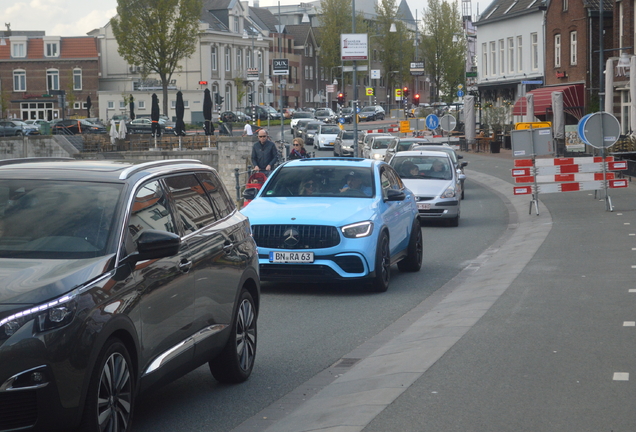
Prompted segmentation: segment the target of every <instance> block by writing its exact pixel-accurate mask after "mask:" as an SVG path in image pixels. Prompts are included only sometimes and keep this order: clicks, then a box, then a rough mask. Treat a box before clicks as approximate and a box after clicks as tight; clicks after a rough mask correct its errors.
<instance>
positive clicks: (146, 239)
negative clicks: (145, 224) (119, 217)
mask: <svg viewBox="0 0 636 432" xmlns="http://www.w3.org/2000/svg"><path fill="white" fill-rule="evenodd" d="M180 246H181V237H179V236H178V235H177V234H174V233H170V232H167V231H159V230H146V231H144V232H143V233H141V235H140V236H139V238H138V239H137V252H135V253H133V254H131V255H129V256H128V258H127V260H130V261H132V262H138V261H145V260H150V259H158V258H166V257H170V256H174V255H176V254H177V253H178V252H179V247H180Z"/></svg>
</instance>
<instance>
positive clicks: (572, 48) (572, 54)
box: [570, 31, 577, 65]
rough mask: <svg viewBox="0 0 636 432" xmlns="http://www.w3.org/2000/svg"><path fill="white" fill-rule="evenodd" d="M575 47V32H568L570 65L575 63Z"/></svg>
mask: <svg viewBox="0 0 636 432" xmlns="http://www.w3.org/2000/svg"><path fill="white" fill-rule="evenodd" d="M576 47H577V42H576V32H575V31H573V32H570V64H571V65H575V64H576V60H577V58H576Z"/></svg>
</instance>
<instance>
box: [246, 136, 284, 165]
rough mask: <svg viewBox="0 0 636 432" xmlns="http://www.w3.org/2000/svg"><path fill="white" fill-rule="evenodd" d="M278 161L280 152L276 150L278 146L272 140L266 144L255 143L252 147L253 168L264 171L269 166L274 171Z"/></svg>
mask: <svg viewBox="0 0 636 432" xmlns="http://www.w3.org/2000/svg"><path fill="white" fill-rule="evenodd" d="M277 161H278V151H277V150H276V144H274V143H273V142H271V141H270V140H267V141H265V144H261V143H260V142H255V143H254V147H252V166H253V167H255V166H257V167H259V168H260V169H262V170H264V169H265V168H266V167H267V165H271V167H272V169H274V166H275V165H276V162H277Z"/></svg>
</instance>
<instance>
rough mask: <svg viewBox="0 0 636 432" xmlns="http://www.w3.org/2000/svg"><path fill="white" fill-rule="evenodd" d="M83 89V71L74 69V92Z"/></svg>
mask: <svg viewBox="0 0 636 432" xmlns="http://www.w3.org/2000/svg"><path fill="white" fill-rule="evenodd" d="M81 89H82V70H81V69H79V68H75V69H73V90H81Z"/></svg>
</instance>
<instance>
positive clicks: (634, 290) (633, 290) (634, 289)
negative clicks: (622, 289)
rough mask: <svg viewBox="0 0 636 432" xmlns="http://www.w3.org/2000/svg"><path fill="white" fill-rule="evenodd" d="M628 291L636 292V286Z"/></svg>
mask: <svg viewBox="0 0 636 432" xmlns="http://www.w3.org/2000/svg"><path fill="white" fill-rule="evenodd" d="M627 292H630V293H636V288H631V289H630V290H629V291H627Z"/></svg>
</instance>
